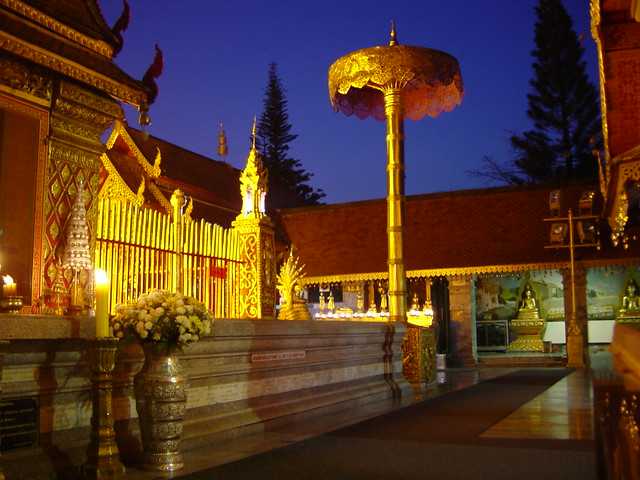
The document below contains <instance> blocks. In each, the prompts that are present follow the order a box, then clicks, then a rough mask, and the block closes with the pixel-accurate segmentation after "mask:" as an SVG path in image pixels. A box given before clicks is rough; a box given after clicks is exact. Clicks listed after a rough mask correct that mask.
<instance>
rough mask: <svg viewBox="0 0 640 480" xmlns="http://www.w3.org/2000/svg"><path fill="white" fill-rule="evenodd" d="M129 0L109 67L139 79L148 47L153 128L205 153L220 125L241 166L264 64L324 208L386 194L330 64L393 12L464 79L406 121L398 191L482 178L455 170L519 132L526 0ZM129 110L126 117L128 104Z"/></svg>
mask: <svg viewBox="0 0 640 480" xmlns="http://www.w3.org/2000/svg"><path fill="white" fill-rule="evenodd" d="M129 1H130V4H131V23H130V25H129V29H128V30H127V32H125V45H124V49H123V51H122V52H121V53H120V55H119V56H118V57H117V63H118V64H119V65H120V66H121V67H123V68H124V69H125V70H126V71H127V72H129V73H130V74H132V75H133V76H135V77H136V78H141V77H142V75H143V73H144V71H145V70H146V68H147V66H148V65H149V63H150V62H151V59H152V56H153V45H154V43H155V42H158V43H159V44H160V46H161V48H162V49H163V51H164V56H165V70H164V73H163V75H162V77H161V78H160V79H159V82H158V83H159V86H160V94H159V96H158V99H157V100H156V103H155V104H154V105H153V107H152V109H151V117H152V119H153V125H152V126H151V127H150V129H149V131H150V133H151V134H153V135H156V136H158V137H160V138H163V139H166V140H168V141H171V142H173V143H176V144H178V145H180V146H182V147H184V148H187V149H189V150H193V151H195V152H198V153H202V154H204V155H208V156H213V157H216V145H217V143H216V142H217V124H218V122H219V121H223V122H224V124H225V128H226V131H227V135H228V138H229V157H228V161H229V163H231V164H232V165H234V166H238V167H241V166H242V165H243V164H244V160H245V158H246V154H247V151H248V135H249V129H250V124H251V119H252V118H253V115H254V114H256V115H259V114H260V113H261V111H262V98H263V92H264V87H265V85H266V80H267V67H268V64H269V63H270V62H273V61H275V62H277V63H278V71H279V74H280V77H281V78H282V81H283V84H284V87H285V89H286V95H287V99H288V101H289V117H290V121H291V123H292V125H293V129H294V131H293V133H297V134H298V135H299V137H298V139H297V140H295V141H294V142H293V143H292V144H291V153H292V155H293V156H294V157H296V158H299V159H300V160H302V162H303V164H304V166H305V168H306V169H307V170H309V171H311V172H313V173H314V174H315V176H314V178H313V183H314V185H315V186H318V187H321V188H323V189H324V190H325V192H326V193H327V198H326V201H327V202H328V203H335V202H343V201H352V200H361V199H367V198H378V197H383V196H384V195H385V158H386V156H385V155H386V153H385V137H384V124H383V123H382V122H376V121H374V120H371V119H368V120H365V121H363V120H359V119H357V118H356V117H345V116H344V115H342V114H338V113H335V112H333V110H332V109H331V107H330V104H329V99H328V93H327V70H328V68H329V66H330V65H331V63H333V61H334V60H335V59H337V58H338V57H340V56H342V55H343V54H345V53H347V52H350V51H352V50H356V49H359V48H364V47H368V46H373V45H380V44H386V43H387V41H388V24H389V19H391V18H394V19H395V20H396V24H397V29H398V40H399V41H400V42H401V43H404V44H408V45H420V46H426V47H431V48H436V49H439V50H444V51H446V52H448V53H450V54H452V55H454V56H455V57H456V58H458V60H459V62H460V66H461V70H462V76H463V80H464V84H465V98H464V100H463V103H462V105H461V106H460V107H458V109H456V110H454V111H453V112H450V113H444V114H442V115H441V116H440V117H438V118H436V119H431V118H426V119H424V120H422V121H420V122H412V121H407V124H406V127H405V129H406V131H405V134H406V142H405V152H406V168H407V183H406V186H407V193H409V194H414V193H425V192H435V191H446V190H456V189H461V188H473V187H483V186H486V185H487V184H486V183H484V182H483V181H482V180H479V179H477V178H473V177H470V176H469V175H468V174H467V173H466V171H467V170H469V169H473V168H477V167H478V166H479V164H480V160H481V158H482V156H483V155H491V156H493V157H495V158H496V159H499V160H507V159H508V158H509V157H510V149H509V146H508V136H509V132H510V131H516V132H519V131H521V130H523V129H526V128H528V127H529V122H528V120H527V117H526V94H527V93H528V91H529V84H528V82H529V79H530V76H531V56H530V52H531V50H532V49H533V25H534V21H535V15H534V11H533V9H534V5H535V4H536V3H537V2H536V1H535V0H516V1H513V0H479V1H470V0H462V1H442V0H420V1H418V0H415V1H406V0H395V1H394V2H379V3H380V5H378V4H377V3H378V2H371V1H360V0H358V1H345V0H342V1H333V0H325V1H324V2H306V1H299V0H298V1H291V0H278V1H273V0H271V1H257V0H245V1H213V0H182V1H179V2H178V1H168V0H129ZM564 4H565V6H566V7H567V9H568V10H569V13H570V14H571V15H572V17H573V20H574V27H575V30H576V31H577V32H578V33H583V34H584V38H585V40H584V44H585V47H586V49H587V57H586V60H587V63H588V69H589V74H590V75H591V77H592V78H593V79H595V76H596V59H595V47H594V45H593V41H592V40H591V35H590V32H589V12H588V2H587V1H586V0H564ZM101 6H102V9H103V13H104V14H105V17H106V18H107V20H108V22H109V23H110V24H113V22H114V21H115V19H116V18H117V17H118V15H119V13H120V10H121V8H122V5H121V3H120V1H118V0H101ZM127 116H128V118H129V121H130V123H131V124H132V125H137V120H136V118H137V117H136V115H135V112H134V111H132V110H130V111H128V112H127Z"/></svg>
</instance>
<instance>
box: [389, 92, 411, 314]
mask: <svg viewBox="0 0 640 480" xmlns="http://www.w3.org/2000/svg"><path fill="white" fill-rule="evenodd" d="M384 111H385V116H386V120H387V246H388V264H389V321H390V322H406V321H407V288H406V278H405V271H404V258H403V253H402V250H403V220H404V122H403V118H402V97H401V94H400V90H398V89H395V88H391V89H389V90H386V91H385V92H384Z"/></svg>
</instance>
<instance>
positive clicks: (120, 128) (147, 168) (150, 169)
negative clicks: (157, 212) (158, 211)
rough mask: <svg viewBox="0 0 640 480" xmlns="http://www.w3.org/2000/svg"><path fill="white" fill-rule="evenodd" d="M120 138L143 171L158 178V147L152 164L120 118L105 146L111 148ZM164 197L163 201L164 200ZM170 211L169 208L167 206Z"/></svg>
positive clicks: (159, 173) (159, 156)
mask: <svg viewBox="0 0 640 480" xmlns="http://www.w3.org/2000/svg"><path fill="white" fill-rule="evenodd" d="M118 138H120V139H121V140H122V141H124V143H125V144H126V145H127V147H129V150H130V151H131V153H132V154H133V157H134V158H135V159H136V160H137V161H138V164H139V165H140V166H141V167H142V169H143V170H144V172H145V173H146V174H147V175H149V176H150V177H151V178H158V177H159V176H160V175H161V174H162V168H161V166H160V164H161V162H162V154H161V153H160V149H159V148H158V147H156V157H155V159H154V161H153V165H151V164H150V163H149V161H148V160H147V157H145V156H144V154H143V153H142V152H141V151H140V149H139V148H138V145H136V142H134V141H133V138H131V135H129V132H127V127H126V126H125V124H124V122H122V121H121V120H117V121H116V122H115V124H114V125H113V130H112V131H111V134H110V135H109V138H108V139H107V148H108V149H111V148H113V146H114V145H115V143H116V140H117V139H118ZM166 201H167V200H166V198H165V202H166ZM169 211H171V208H169Z"/></svg>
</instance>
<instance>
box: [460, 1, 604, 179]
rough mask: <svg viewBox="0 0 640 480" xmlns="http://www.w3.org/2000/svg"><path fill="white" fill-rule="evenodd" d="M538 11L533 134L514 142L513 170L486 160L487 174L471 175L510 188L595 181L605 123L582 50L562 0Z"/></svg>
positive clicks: (530, 114)
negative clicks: (597, 158) (524, 185)
mask: <svg viewBox="0 0 640 480" xmlns="http://www.w3.org/2000/svg"><path fill="white" fill-rule="evenodd" d="M535 10H536V15H537V21H536V24H535V49H534V50H533V51H532V52H531V53H532V56H533V58H534V62H533V71H534V72H533V78H532V80H531V82H530V85H531V93H529V95H527V99H528V105H529V106H528V110H527V115H528V117H529V119H530V120H531V121H532V122H533V128H532V129H530V130H528V131H525V132H524V133H523V134H522V135H512V136H511V138H510V143H511V147H512V148H513V151H514V154H515V157H514V159H513V160H512V162H511V164H509V165H507V166H503V165H500V164H499V163H497V162H496V161H494V160H493V159H491V158H488V157H485V158H484V159H483V163H484V167H485V168H484V170H482V171H474V172H471V173H472V174H476V175H480V176H484V177H488V178H492V179H494V180H499V181H503V182H506V183H511V184H522V183H558V182H561V183H566V182H570V181H572V180H579V179H591V180H594V179H595V178H596V177H597V175H598V168H597V163H596V160H595V158H594V156H593V154H592V151H593V149H594V148H599V147H600V145H601V130H600V128H601V122H600V112H599V104H598V94H597V91H596V88H595V86H594V85H593V84H592V83H591V81H590V80H589V78H588V77H587V73H586V70H585V68H586V65H585V62H584V60H583V54H584V48H583V47H582V46H581V45H580V40H579V38H578V36H577V35H576V32H575V31H574V29H573V26H572V22H571V17H570V16H569V14H568V13H567V11H566V10H565V8H564V6H563V5H562V2H561V0H540V2H539V4H538V6H537V7H536V9H535Z"/></svg>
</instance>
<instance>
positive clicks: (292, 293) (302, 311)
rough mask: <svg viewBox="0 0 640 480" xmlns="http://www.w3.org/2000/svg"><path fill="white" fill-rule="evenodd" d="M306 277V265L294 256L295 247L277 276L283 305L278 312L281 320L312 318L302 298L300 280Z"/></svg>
mask: <svg viewBox="0 0 640 480" xmlns="http://www.w3.org/2000/svg"><path fill="white" fill-rule="evenodd" d="M303 277H304V265H298V258H296V257H294V256H293V249H292V250H291V251H290V252H289V257H288V258H287V260H286V262H284V264H283V265H282V267H281V268H280V273H278V275H277V276H276V280H277V281H278V284H277V288H278V291H279V292H280V296H281V297H282V307H280V312H279V313H278V319H280V320H311V314H310V313H309V309H308V308H307V302H306V300H305V299H304V298H302V287H301V286H300V280H302V278H303Z"/></svg>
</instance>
